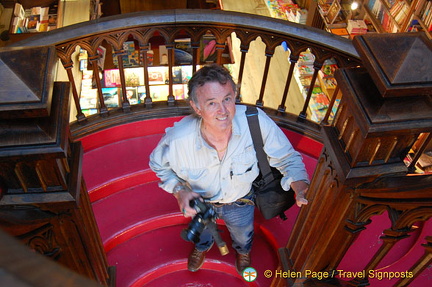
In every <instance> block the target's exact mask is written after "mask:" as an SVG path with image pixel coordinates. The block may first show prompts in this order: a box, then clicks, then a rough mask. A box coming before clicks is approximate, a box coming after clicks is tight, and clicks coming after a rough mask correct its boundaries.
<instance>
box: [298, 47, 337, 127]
mask: <svg viewBox="0 0 432 287" xmlns="http://www.w3.org/2000/svg"><path fill="white" fill-rule="evenodd" d="M314 61H315V56H314V55H313V54H312V53H311V52H310V51H309V50H306V51H304V52H302V53H301V54H300V57H299V60H298V61H297V63H296V67H295V69H294V79H295V81H296V83H297V85H298V86H299V88H300V91H301V93H302V95H303V97H304V98H305V99H306V96H307V93H308V91H309V89H312V96H311V100H310V103H309V113H310V115H311V119H312V120H313V121H315V122H318V123H320V122H321V121H322V120H323V119H324V117H325V115H326V113H327V110H328V107H329V104H330V101H331V99H332V97H333V95H334V93H335V91H336V86H337V83H336V79H335V78H334V71H335V70H336V68H337V65H336V62H335V61H334V59H329V60H326V61H325V62H324V64H323V66H322V67H321V69H320V70H319V71H318V79H317V80H316V81H315V83H314V85H313V86H312V82H311V80H312V75H313V73H314V67H313V63H314ZM339 101H340V95H339V94H338V95H337V97H336V100H335V104H334V107H333V109H334V110H335V109H337V106H338V104H339ZM333 116H334V113H330V120H331V119H332V118H333Z"/></svg>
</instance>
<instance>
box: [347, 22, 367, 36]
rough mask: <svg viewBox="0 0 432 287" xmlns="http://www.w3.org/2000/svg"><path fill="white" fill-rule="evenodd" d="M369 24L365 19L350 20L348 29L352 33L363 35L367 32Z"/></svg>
mask: <svg viewBox="0 0 432 287" xmlns="http://www.w3.org/2000/svg"><path fill="white" fill-rule="evenodd" d="M367 30H368V28H367V25H366V23H365V21H363V20H348V25H347V31H348V33H349V34H350V35H361V34H366V33H367Z"/></svg>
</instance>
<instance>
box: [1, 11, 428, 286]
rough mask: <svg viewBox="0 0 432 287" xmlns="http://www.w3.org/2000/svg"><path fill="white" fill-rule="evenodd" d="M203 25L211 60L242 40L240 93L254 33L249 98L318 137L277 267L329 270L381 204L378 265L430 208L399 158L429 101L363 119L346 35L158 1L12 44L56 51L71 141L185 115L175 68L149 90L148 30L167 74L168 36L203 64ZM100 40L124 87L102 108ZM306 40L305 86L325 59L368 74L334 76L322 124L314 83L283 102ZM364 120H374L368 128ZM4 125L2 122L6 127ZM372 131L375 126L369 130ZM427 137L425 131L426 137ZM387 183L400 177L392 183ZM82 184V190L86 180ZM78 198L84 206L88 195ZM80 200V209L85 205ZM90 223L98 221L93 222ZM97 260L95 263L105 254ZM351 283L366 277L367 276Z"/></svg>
mask: <svg viewBox="0 0 432 287" xmlns="http://www.w3.org/2000/svg"><path fill="white" fill-rule="evenodd" d="M209 31H210V32H211V33H212V34H213V35H214V36H215V37H216V42H217V45H216V50H217V60H216V62H217V63H219V64H222V63H223V58H222V53H223V51H224V49H225V48H226V45H227V44H226V43H227V39H228V37H234V36H235V37H237V38H238V39H239V40H240V46H239V47H237V48H239V50H240V51H239V52H240V53H239V54H240V60H239V62H237V63H236V65H238V67H239V74H238V75H234V76H235V77H236V78H237V79H238V83H239V85H238V92H239V95H238V100H239V101H240V100H241V97H240V96H241V91H242V88H243V87H242V84H243V78H244V75H245V71H244V69H245V63H246V61H254V59H253V58H249V54H248V53H249V50H250V46H251V43H253V41H256V40H257V39H258V38H260V39H261V41H262V42H263V43H264V44H265V46H266V49H265V52H264V53H263V55H262V57H263V58H265V61H264V62H265V66H264V69H263V70H262V71H255V73H258V74H262V81H261V89H260V91H259V95H258V97H257V100H256V102H255V103H247V104H255V105H257V106H261V107H263V109H265V110H266V111H267V112H268V113H269V115H270V116H271V117H272V118H273V119H274V120H275V121H276V122H277V123H278V124H279V125H280V126H283V127H285V128H288V129H291V130H295V131H297V132H300V133H302V134H304V135H306V136H310V137H313V138H315V139H318V140H320V141H322V142H323V143H324V149H323V151H322V154H321V157H320V159H319V162H318V165H317V168H316V172H315V174H314V176H313V179H312V183H311V187H310V190H309V192H308V195H307V196H308V200H309V201H310V204H309V205H308V206H307V207H304V208H302V210H301V213H300V214H299V216H298V218H297V221H296V226H295V227H294V229H293V232H292V234H291V235H290V238H289V241H288V244H287V248H286V249H285V250H281V261H282V263H281V264H282V265H281V268H282V269H284V270H288V269H289V270H294V271H303V270H306V269H309V270H314V271H322V270H332V269H336V268H337V266H338V264H339V263H340V261H341V259H342V258H343V256H344V255H345V252H346V250H347V249H348V248H349V246H350V245H351V244H352V243H353V241H354V240H355V238H356V237H357V236H358V234H359V232H360V231H361V230H363V229H364V228H366V226H367V224H368V223H369V222H370V218H371V216H372V215H375V214H380V213H382V212H384V211H388V213H389V214H390V215H391V218H392V226H391V228H390V229H388V230H386V231H384V233H385V237H384V238H383V240H384V242H385V243H384V244H383V247H382V248H381V249H380V251H379V252H378V253H377V254H376V255H375V256H374V258H373V259H372V260H371V261H370V263H369V264H368V265H367V266H365V267H364V268H365V270H366V269H373V268H374V267H376V265H377V264H378V263H379V262H380V261H381V260H382V258H383V257H384V256H385V254H386V253H387V252H388V250H389V248H391V247H392V246H393V245H394V243H395V242H397V241H398V240H401V239H402V238H404V237H406V236H409V232H410V231H411V230H412V226H413V224H414V223H415V222H417V221H425V220H427V219H428V218H429V217H430V207H431V201H432V199H431V198H432V196H431V190H430V188H429V187H430V183H429V181H430V179H429V177H430V176H416V177H414V176H412V177H409V176H407V175H408V168H407V167H406V166H405V165H404V163H403V161H402V160H403V158H405V156H406V155H407V153H408V151H409V149H410V148H411V147H412V146H413V145H414V143H415V141H416V140H417V138H418V137H419V136H420V135H421V134H426V135H428V136H429V135H430V132H431V129H432V127H431V124H430V121H429V120H430V115H427V114H426V112H427V109H428V108H429V107H430V95H429V96H426V97H423V98H421V99H420V98H419V99H418V100H419V103H423V105H424V107H423V109H422V110H421V111H422V114H420V115H414V116H413V115H412V114H411V115H407V117H406V118H404V119H403V120H407V118H409V117H410V116H412V118H411V121H409V123H408V124H407V125H406V126H405V127H404V128H402V129H400V127H401V121H403V120H400V119H396V120H395V118H391V117H390V120H388V122H385V123H380V122H379V121H378V122H373V120H372V123H371V122H369V118H368V116H369V114H367V113H366V112H365V109H364V106H363V108H362V107H361V105H364V102H362V101H360V100H359V99H358V97H356V96H352V95H350V94H352V93H354V94H355V92H356V89H363V88H368V87H370V85H373V84H372V82H373V80H375V79H373V80H371V79H370V76H369V73H368V71H365V70H364V68H362V65H363V64H362V62H361V60H360V58H359V55H358V53H357V51H356V49H355V48H354V46H353V45H352V43H351V42H350V41H348V40H346V39H343V38H340V37H337V36H334V35H331V34H329V33H326V32H323V31H319V30H316V29H314V28H308V27H305V26H302V25H298V24H295V23H289V22H286V21H282V20H277V19H270V18H266V17H261V16H255V15H246V14H241V13H235V12H228V11H205V10H203V11H201V10H173V11H169V10H166V11H153V12H139V13H132V14H129V15H119V16H114V17H107V18H102V19H98V20H94V21H90V22H88V23H80V24H76V25H72V26H69V27H65V28H61V29H58V30H54V31H52V32H49V33H46V35H36V36H34V37H32V38H29V39H27V40H24V41H21V42H19V43H16V44H15V46H20V47H36V46H55V48H56V51H57V55H58V57H59V58H60V60H61V63H62V64H63V66H64V68H65V70H66V73H67V76H68V80H69V83H70V88H71V94H72V98H73V104H74V107H75V109H76V111H77V121H75V122H73V123H71V124H70V128H71V139H72V141H73V140H74V139H77V138H80V137H82V136H84V135H86V134H89V133H93V132H96V131H99V130H102V129H104V128H107V127H112V126H115V125H120V124H124V123H127V122H132V121H140V120H143V119H147V118H162V117H169V116H176V115H184V114H188V113H189V112H190V110H189V108H188V105H187V104H186V103H185V101H181V100H180V101H179V100H176V99H175V98H174V95H173V77H171V76H170V77H168V85H169V96H168V98H167V99H166V101H163V102H153V100H152V98H151V97H150V92H149V91H150V90H151V89H152V88H151V86H150V84H149V74H148V70H147V68H148V67H149V63H148V62H147V52H148V51H149V50H150V44H151V39H152V38H153V37H155V36H158V37H162V38H163V40H164V44H165V45H166V46H167V49H168V53H169V54H168V69H169V72H168V74H169V75H172V69H173V67H174V64H175V63H174V43H175V41H174V40H175V39H177V38H179V37H182V38H184V37H185V36H186V37H188V38H190V39H191V46H192V49H193V53H192V56H193V62H192V66H193V69H194V71H195V70H196V69H197V68H198V65H200V64H202V63H200V60H199V53H200V45H199V42H200V39H201V37H202V36H203V35H204V34H206V33H208V32H209ZM402 37H403V36H402ZM130 39H133V40H135V41H137V42H138V43H139V45H138V49H139V52H140V54H142V56H143V57H142V58H143V63H142V65H141V67H142V68H143V70H144V75H145V78H144V81H145V87H146V91H147V92H146V98H145V101H144V103H143V104H137V105H132V104H131V103H130V102H129V101H128V99H127V97H126V83H125V75H124V67H123V60H122V55H124V53H125V50H124V48H123V44H124V43H125V42H126V41H128V40H130ZM282 43H286V44H287V46H288V48H289V50H290V54H289V60H287V61H286V65H287V66H286V71H288V72H287V73H288V74H287V79H286V82H285V83H284V84H285V89H284V91H283V93H282V94H281V95H272V96H273V97H275V98H277V99H278V100H279V105H278V108H277V109H270V108H268V107H266V106H265V104H264V103H265V102H266V101H267V99H266V98H265V90H266V86H267V80H268V76H269V67H270V65H271V63H272V60H273V58H272V57H273V55H274V53H275V49H276V48H277V47H279V46H281V45H282ZM103 44H108V45H109V46H111V47H112V48H113V51H114V52H113V55H114V56H115V57H116V58H117V62H118V67H119V71H120V79H121V85H120V88H121V89H122V95H123V96H122V101H121V106H120V107H119V108H108V107H107V105H106V104H105V102H104V97H103V94H102V86H101V83H100V80H101V78H100V77H99V73H98V63H97V60H98V59H99V55H98V52H97V49H98V47H99V46H100V45H103ZM77 47H80V48H82V49H85V50H86V51H87V53H88V55H89V66H91V67H92V69H93V71H94V72H93V77H94V78H95V79H96V81H95V83H96V87H97V97H98V100H99V107H98V113H97V114H96V115H92V116H85V115H84V113H83V111H82V108H81V106H80V102H79V98H80V95H79V93H80V91H79V87H78V85H77V82H78V81H77V79H76V78H75V76H76V75H75V73H74V69H76V66H77V61H76V59H75V57H76V50H77ZM306 49H309V50H311V51H312V53H313V54H314V56H315V62H314V64H313V66H314V72H313V75H312V83H311V86H313V85H314V82H315V81H316V80H317V75H318V72H319V70H320V69H321V67H322V65H323V64H324V62H325V60H327V59H330V58H334V59H335V60H336V62H337V64H338V67H339V68H342V69H343V72H340V73H341V75H342V76H340V77H339V78H338V83H339V80H340V81H341V82H344V81H347V79H351V78H350V77H353V78H357V77H358V78H359V79H364V77H369V78H368V80H367V81H366V82H363V84H360V86H355V85H354V89H353V88H352V86H350V85H348V84H344V85H343V86H342V87H341V85H340V83H339V85H338V87H337V88H336V92H335V93H334V96H333V98H332V99H331V102H330V107H329V109H328V112H327V114H326V116H325V117H324V119H323V121H322V122H321V125H319V124H318V123H316V122H313V121H311V120H310V119H309V115H308V107H309V103H310V100H311V97H312V89H309V90H308V92H307V95H306V98H305V101H304V105H303V107H302V109H301V110H299V111H298V112H296V113H295V114H292V113H289V112H287V111H286V105H287V104H288V103H289V102H290V99H289V98H288V91H289V90H290V88H291V87H292V86H291V84H292V81H293V71H294V68H295V64H296V63H297V61H298V59H299V56H300V53H301V52H303V51H305V50H306ZM362 59H363V57H362ZM345 71H346V72H345ZM351 71H354V72H351ZM348 82H349V81H348ZM365 83H366V84H365ZM339 91H341V94H342V99H341V103H340V105H339V106H338V108H339V111H338V112H337V113H336V117H335V118H334V119H333V118H331V117H330V114H331V111H332V110H335V109H336V107H334V106H333V104H334V103H335V99H336V95H337V94H339ZM374 92H376V91H374ZM360 98H361V97H360ZM399 100H400V99H399ZM385 102H386V104H387V103H390V102H392V100H385ZM394 102H397V101H394ZM405 103H408V100H406V99H405ZM380 104H381V102H380V103H372V104H371V107H377V106H378V105H380ZM399 106H401V105H399ZM366 110H367V109H366ZM0 111H1V109H0ZM424 116H425V117H426V118H423V119H422V120H421V121H420V120H419V122H421V124H420V125H419V122H416V120H418V119H419V118H420V117H424ZM393 120H394V121H393ZM407 121H408V120H407ZM375 124H376V126H375ZM370 125H372V126H373V127H372V128H371V126H370ZM2 129H4V130H7V129H6V128H5V127H2ZM372 133H374V134H373V135H371V134H372ZM428 138H429V140H430V136H429V137H428ZM429 140H427V141H424V142H422V143H421V147H420V148H419V149H418V150H419V151H422V150H423V148H422V147H424V146H426V145H427V142H428V141H429ZM0 148H2V147H0ZM20 148H23V147H20ZM24 149H25V148H24ZM0 151H1V150H0ZM414 158H415V157H414ZM0 163H1V162H0ZM41 167H42V168H43V166H41ZM57 168H58V169H59V170H61V168H59V167H57ZM72 168H73V167H72V166H71V169H72ZM12 169H13V171H12ZM43 169H44V168H43ZM4 170H7V172H5V173H2V174H0V176H1V177H0V179H1V180H2V183H3V186H5V188H4V189H3V190H2V196H5V195H8V192H9V191H10V190H9V189H8V187H9V186H8V184H10V183H9V180H5V174H8V175H10V177H11V178H20V173H19V172H17V171H19V168H18V169H16V168H15V166H12V167H10V166H8V167H7V168H6V167H5V168H4ZM28 170H31V172H32V174H31V176H30V177H33V176H34V174H38V173H37V168H36V166H30V167H28V168H26V171H28ZM44 170H45V169H44ZM45 171H46V170H45ZM39 174H40V173H39ZM53 174H55V173H53ZM24 176H26V174H24ZM50 180H51V179H50ZM22 181H25V180H22ZM48 181H49V180H47V181H41V182H40V188H41V190H43V191H44V188H43V186H44V182H48ZM5 182H7V183H8V184H5ZM395 183H398V184H400V185H394V184H395ZM62 188H64V186H63V187H62ZM17 190H18V193H20V192H22V193H24V191H23V190H19V188H17ZM81 190H85V186H83V187H82V188H81ZM44 192H45V191H44ZM84 200H86V199H84ZM85 204H87V205H88V202H87V203H85ZM86 208H87V209H85V210H86V212H88V206H87V207H86ZM84 217H86V218H87V217H88V218H91V214H85V215H84ZM78 218H79V216H78ZM89 221H91V220H89ZM88 224H89V223H88ZM89 226H91V222H90V224H89ZM39 227H40V228H42V227H41V226H39ZM93 227H94V226H93ZM43 228H45V229H43V232H42V231H41V229H38V230H39V231H41V232H42V233H38V234H44V236H48V237H47V238H49V234H50V233H49V232H50V231H49V230H50V227H49V226H43ZM95 230H96V227H94V230H93V231H95ZM65 232H67V230H65ZM287 240H288V238H287ZM427 241H428V243H427V244H426V245H425V256H424V257H423V258H421V259H420V260H419V262H418V264H416V265H415V266H413V270H414V271H413V272H415V274H416V275H418V274H419V273H420V272H421V271H422V270H423V269H424V268H425V267H426V266H427V265H428V264H429V263H430V250H431V247H430V245H431V239H430V238H427ZM33 246H36V245H33ZM72 249H73V248H72ZM43 252H45V253H47V254H51V255H53V256H55V255H56V249H55V248H48V249H47V250H43ZM101 262H102V263H103V260H101ZM99 266H100V267H102V269H103V268H105V267H106V266H105V265H104V264H100V265H99ZM99 271H100V273H101V277H104V278H105V279H106V276H107V274H106V273H105V272H106V270H99ZM300 281H301V280H300ZM285 283H288V284H291V283H304V282H299V281H297V282H285V281H283V280H282V279H277V280H275V281H274V282H273V285H272V286H284V285H285ZM352 283H353V284H364V283H365V282H352ZM366 283H367V282H366ZM408 283H409V282H408ZM408 283H407V282H405V281H404V282H401V283H399V286H405V285H406V284H408Z"/></svg>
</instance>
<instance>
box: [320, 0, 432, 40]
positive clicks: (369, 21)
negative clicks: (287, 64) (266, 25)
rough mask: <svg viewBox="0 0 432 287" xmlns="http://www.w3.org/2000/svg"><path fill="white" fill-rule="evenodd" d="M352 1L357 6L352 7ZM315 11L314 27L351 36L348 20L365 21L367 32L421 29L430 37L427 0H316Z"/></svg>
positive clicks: (431, 15)
mask: <svg viewBox="0 0 432 287" xmlns="http://www.w3.org/2000/svg"><path fill="white" fill-rule="evenodd" d="M352 2H358V3H359V5H360V7H359V8H357V9H356V10H351V8H350V6H351V3H352ZM316 10H317V11H316V13H315V14H318V15H319V16H320V18H321V20H320V21H318V22H316V21H315V22H314V23H318V24H315V25H313V26H314V27H317V28H321V29H325V30H327V31H329V32H332V33H334V34H337V35H340V36H345V37H347V36H348V37H347V38H352V37H353V36H355V35H358V34H362V33H363V32H362V33H351V31H350V30H349V29H348V31H347V32H348V33H347V32H346V31H344V30H343V29H344V28H345V29H346V28H349V25H348V24H349V22H350V21H353V20H354V21H357V22H358V23H364V25H365V26H366V28H367V29H366V30H365V31H364V33H366V32H377V33H402V32H417V31H424V32H425V33H426V34H427V36H428V37H429V38H430V39H432V12H431V10H432V1H430V0H364V1H361V0H358V1H355V0H353V1H347V0H318V2H317V9H316Z"/></svg>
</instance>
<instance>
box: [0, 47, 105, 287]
mask: <svg viewBox="0 0 432 287" xmlns="http://www.w3.org/2000/svg"><path fill="white" fill-rule="evenodd" d="M0 60H1V64H0V87H1V89H0V135H1V136H0V228H2V229H3V230H5V231H6V232H7V233H9V234H10V235H13V236H15V237H16V238H19V239H20V240H21V241H22V242H23V243H25V244H26V245H27V246H29V247H30V248H31V249H33V250H35V251H37V252H39V253H42V254H44V255H46V256H48V257H50V258H52V259H54V260H55V261H57V262H58V263H60V264H62V265H64V266H66V267H68V268H70V269H72V270H73V271H75V272H77V273H78V274H80V275H82V276H85V277H88V278H90V279H92V280H94V281H96V282H97V283H99V284H102V285H108V284H109V275H108V264H107V260H106V256H105V252H104V250H103V246H102V242H101V239H100V236H99V231H98V228H97V225H96V222H95V219H94V215H93V211H92V208H91V206H90V201H89V198H88V195H87V190H86V187H85V183H84V180H83V177H82V173H81V172H82V168H81V165H82V155H83V150H82V147H81V144H80V143H72V142H71V141H70V135H69V110H70V100H69V93H70V88H69V83H67V82H56V83H54V73H53V72H54V69H55V66H56V64H57V56H56V51H55V48H54V47H42V48H41V47H37V48H12V49H2V50H0ZM2 256H7V255H5V254H2ZM40 267H41V268H43V266H40ZM36 272H37V271H36ZM31 274H35V271H34V270H32V272H31ZM57 275H59V274H53V278H54V277H55V276H57ZM19 276H21V277H22V278H23V279H24V278H26V276H29V274H27V273H26V274H24V273H23V274H19Z"/></svg>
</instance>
